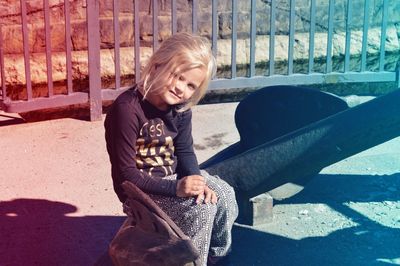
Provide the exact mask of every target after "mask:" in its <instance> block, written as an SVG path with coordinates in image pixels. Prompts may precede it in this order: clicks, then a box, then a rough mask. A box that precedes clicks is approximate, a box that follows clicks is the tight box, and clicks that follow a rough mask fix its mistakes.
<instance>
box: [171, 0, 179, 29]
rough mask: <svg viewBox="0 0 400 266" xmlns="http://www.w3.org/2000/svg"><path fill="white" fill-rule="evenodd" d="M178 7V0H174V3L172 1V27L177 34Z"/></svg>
mask: <svg viewBox="0 0 400 266" xmlns="http://www.w3.org/2000/svg"><path fill="white" fill-rule="evenodd" d="M177 15H178V14H177V7H176V0H172V3H171V18H172V19H171V29H172V34H175V33H176V30H177V28H178V27H177V24H178V22H177V19H176V17H177Z"/></svg>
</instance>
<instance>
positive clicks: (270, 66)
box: [0, 0, 400, 120]
mask: <svg viewBox="0 0 400 266" xmlns="http://www.w3.org/2000/svg"><path fill="white" fill-rule="evenodd" d="M104 1H107V0H104ZM109 1H113V21H114V23H113V30H114V43H115V44H114V58H115V76H114V79H115V88H112V89H104V88H103V89H102V82H101V73H100V72H101V59H100V52H101V49H100V17H99V0H87V1H86V10H87V17H86V19H87V28H88V30H87V32H88V36H87V37H88V58H87V60H88V78H89V83H88V84H89V85H88V87H89V88H88V92H82V91H74V89H73V78H72V71H73V70H72V63H71V58H72V44H71V19H70V11H69V10H70V7H69V1H67V0H66V1H64V12H65V13H64V18H65V40H66V41H65V60H66V77H65V80H66V88H67V89H66V93H64V94H55V93H54V90H53V80H52V76H53V74H52V48H51V31H50V21H49V16H50V10H49V2H48V0H43V12H44V25H45V26H44V31H45V56H46V68H47V97H33V94H32V81H31V66H30V49H29V43H28V39H29V36H28V34H29V32H28V21H27V9H26V0H20V7H21V24H22V35H23V56H24V62H25V65H24V67H25V78H26V84H25V92H26V99H24V100H11V98H10V97H8V94H7V93H8V92H9V90H8V88H7V87H6V81H5V78H6V76H5V73H4V69H5V65H4V51H3V44H4V41H6V40H3V37H2V34H1V28H0V64H1V72H0V74H1V80H2V85H1V87H2V89H1V92H2V94H1V96H0V103H1V104H0V108H2V109H4V110H6V111H7V112H26V111H32V110H38V109H43V108H51V107H58V106H65V105H72V104H82V103H89V105H90V117H91V120H98V119H100V118H101V114H102V102H103V101H104V100H113V99H115V98H116V97H117V96H118V95H119V94H120V93H121V92H123V91H124V90H126V89H127V88H128V87H129V86H128V87H127V86H125V87H124V86H121V68H120V57H121V51H120V32H121V29H120V25H119V9H120V1H121V0H109ZM249 1H250V2H249V3H250V12H249V14H250V16H249V20H250V23H249V24H250V28H249V31H248V35H249V62H248V64H247V66H246V67H247V69H248V70H247V72H246V73H247V74H246V76H238V75H237V70H238V64H237V52H238V51H237V49H238V47H237V41H238V31H237V27H238V14H239V10H238V0H232V3H231V12H232V13H231V36H230V39H231V53H230V54H231V56H230V57H231V58H230V65H229V66H228V68H229V72H230V77H224V78H222V77H219V76H217V77H216V78H215V79H214V80H212V82H211V84H210V90H218V89H221V88H244V87H263V86H268V85H279V84H286V85H300V84H302V85H307V84H324V83H346V82H378V81H379V82H393V81H397V87H400V82H399V80H400V74H399V71H395V70H394V69H392V70H389V71H388V70H386V69H385V41H386V30H387V21H388V10H389V5H390V1H389V0H382V17H381V23H380V48H379V49H380V50H379V68H378V69H377V71H370V70H368V67H367V58H368V52H367V46H368V33H369V29H370V25H369V21H370V6H371V3H370V2H371V1H370V0H364V16H363V20H364V21H363V28H362V32H363V36H362V47H361V53H360V55H361V60H360V66H359V70H357V71H354V69H353V70H352V69H351V68H350V61H351V53H350V48H351V39H352V27H351V25H352V17H353V8H352V1H353V0H347V7H346V12H345V14H346V18H345V21H346V25H345V49H344V50H345V53H344V67H343V70H342V71H337V70H334V68H333V66H332V65H333V60H334V56H333V51H332V43H333V37H334V32H335V29H334V18H335V0H329V5H328V8H329V10H328V14H329V16H328V26H327V32H326V34H327V46H326V56H325V58H324V65H325V69H324V71H316V70H315V59H316V58H315V54H314V48H315V35H316V23H317V22H316V9H317V3H316V0H311V1H310V5H309V8H310V10H309V13H310V17H309V18H307V19H308V20H309V23H310V25H309V32H308V34H309V43H308V60H307V62H306V63H307V64H308V67H307V71H306V72H305V73H300V72H296V71H295V68H294V63H295V61H296V59H295V57H294V50H295V43H296V39H295V34H296V32H295V23H296V13H295V11H296V9H295V7H296V1H295V0H288V4H289V7H290V8H289V10H288V18H289V29H288V33H287V37H288V49H287V59H286V60H285V64H286V66H285V69H286V70H285V72H286V73H278V72H277V71H276V64H277V62H276V60H275V52H276V51H275V48H276V47H275V45H276V44H275V42H276V36H277V28H276V22H277V21H276V20H277V10H278V9H277V1H275V0H271V1H264V2H268V3H269V5H270V6H269V10H270V14H269V20H270V21H269V25H270V28H269V34H268V37H269V52H268V53H269V55H268V62H265V65H266V67H265V71H264V72H263V73H262V74H260V73H258V74H257V71H256V69H257V65H258V64H259V60H258V59H257V58H256V40H257V25H259V24H260V23H264V22H263V21H257V7H256V3H257V0H249ZM142 3H143V2H142ZM151 3H152V6H151V13H152V31H153V32H152V35H153V41H152V47H153V49H157V47H158V46H159V41H158V36H159V24H158V23H159V22H158V15H159V13H160V10H159V9H160V6H159V1H157V0H153V1H152V2H151ZM189 3H191V10H192V19H191V20H192V25H191V30H192V31H193V32H198V26H199V25H198V19H199V18H198V16H199V0H192V1H190V2H189ZM140 4H141V1H137V0H134V6H133V7H134V12H133V15H134V16H133V17H134V23H133V25H132V27H133V29H134V36H133V43H134V45H133V52H134V65H135V66H134V69H135V80H136V81H137V80H138V79H140V71H137V70H139V69H140V68H141V65H142V64H143V63H142V62H141V60H140V54H141V41H140V19H139V18H140V13H139V11H140ZM210 5H211V10H212V12H211V19H212V23H211V36H210V39H211V43H212V49H213V53H214V54H215V55H217V54H218V41H219V37H218V36H219V29H218V18H219V17H218V10H217V9H218V1H217V0H213V1H211V3H210ZM170 7H171V14H170V17H171V25H170V29H171V34H174V33H176V32H177V30H178V16H177V14H178V12H177V9H178V3H177V1H176V0H170ZM154 36H156V37H154ZM217 60H218V58H217ZM240 67H242V66H240ZM258 72H259V71H258Z"/></svg>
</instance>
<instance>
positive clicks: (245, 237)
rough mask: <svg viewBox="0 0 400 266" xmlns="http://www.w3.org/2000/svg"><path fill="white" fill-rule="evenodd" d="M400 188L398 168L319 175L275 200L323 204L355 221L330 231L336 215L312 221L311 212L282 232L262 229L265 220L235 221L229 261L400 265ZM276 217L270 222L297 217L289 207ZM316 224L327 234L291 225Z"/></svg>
mask: <svg viewBox="0 0 400 266" xmlns="http://www.w3.org/2000/svg"><path fill="white" fill-rule="evenodd" d="M399 191H400V174H393V175H384V176H379V175H318V176H317V177H316V178H315V179H314V180H312V181H311V182H310V184H309V185H307V186H306V188H305V189H304V190H303V191H302V192H300V193H299V194H297V195H295V196H293V197H292V198H289V199H286V200H284V201H282V202H280V203H279V204H284V205H291V204H300V205H302V208H304V206H313V204H318V205H321V204H324V205H326V206H328V208H329V209H331V210H333V211H334V212H337V213H339V214H340V215H343V216H345V217H346V218H347V219H348V220H350V221H351V222H353V223H355V225H354V226H351V227H348V226H343V228H339V229H336V230H333V231H330V232H329V230H328V229H331V228H329V227H331V224H332V223H333V222H334V221H330V220H329V219H325V220H324V221H323V222H322V223H321V222H320V221H319V222H318V221H314V222H313V221H312V219H315V218H314V217H309V218H310V220H309V221H308V222H305V223H304V224H301V223H300V226H298V227H295V228H293V227H291V226H288V227H289V229H287V230H286V231H282V232H281V234H280V235H278V234H271V233H267V232H266V231H268V230H263V228H268V224H266V225H263V227H262V228H257V227H255V228H250V227H246V226H241V225H236V226H235V228H234V236H233V237H234V239H233V241H234V244H233V255H232V261H233V265H274V266H275V265H395V264H396V265H400V193H399ZM283 209H285V208H283ZM296 214H298V213H294V216H295V215H296ZM275 218H277V217H275ZM278 218H279V220H276V219H275V220H274V221H273V222H272V223H283V224H285V223H288V224H290V223H291V222H292V221H291V219H292V218H295V217H293V213H292V214H290V215H287V216H284V219H282V218H283V217H282V216H280V217H278ZM326 218H329V216H327V217H326ZM334 218H335V217H333V218H332V220H333V219H334ZM285 219H286V220H285ZM271 226H272V224H271ZM283 227H284V226H283ZM307 227H314V228H307ZM315 227H318V228H319V229H320V230H321V231H326V234H325V235H324V234H323V235H322V236H321V235H319V236H308V237H304V238H301V239H296V238H291V235H295V230H311V231H314V232H315V231H316V230H315V229H316V228H315ZM324 227H326V228H324ZM317 231H318V230H317ZM285 234H286V235H285ZM286 236H287V237H286Z"/></svg>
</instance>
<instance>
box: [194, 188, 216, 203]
mask: <svg viewBox="0 0 400 266" xmlns="http://www.w3.org/2000/svg"><path fill="white" fill-rule="evenodd" d="M217 200H218V197H217V194H216V193H215V192H214V190H212V189H211V188H209V187H208V186H207V185H206V186H205V188H204V193H202V194H199V195H198V196H197V199H196V203H197V204H201V203H202V202H204V203H206V204H207V203H209V202H211V203H212V204H216V203H217Z"/></svg>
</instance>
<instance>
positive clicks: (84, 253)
mask: <svg viewBox="0 0 400 266" xmlns="http://www.w3.org/2000/svg"><path fill="white" fill-rule="evenodd" d="M76 211H77V208H76V207H75V206H73V205H70V204H67V203H63V202H55V201H49V200H43V199H15V200H12V201H3V202H0V239H1V241H0V265H93V264H94V263H96V262H97V261H98V260H99V257H101V256H102V255H103V254H104V253H105V251H106V250H107V247H108V244H109V242H110V241H111V239H112V238H113V236H114V235H115V233H116V231H117V230H118V228H119V227H120V226H121V224H122V222H123V220H124V219H125V218H124V217H121V216H119V217H117V216H83V217H76V216H75V217H74V216H67V215H68V214H71V213H74V212H76Z"/></svg>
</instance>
